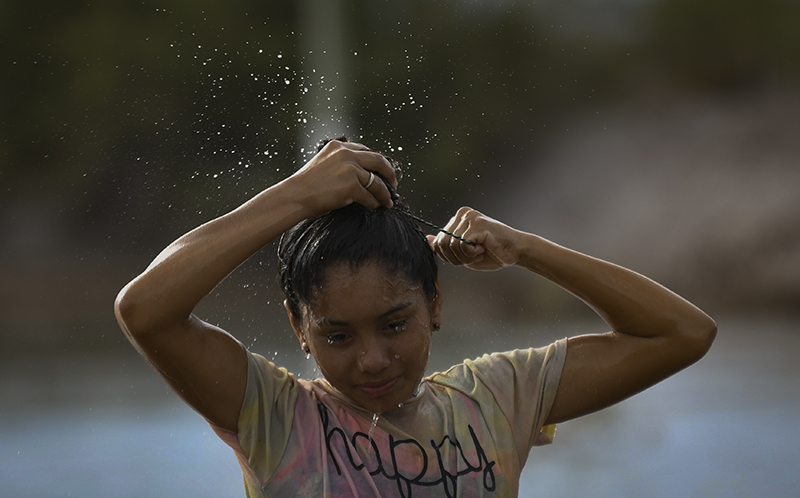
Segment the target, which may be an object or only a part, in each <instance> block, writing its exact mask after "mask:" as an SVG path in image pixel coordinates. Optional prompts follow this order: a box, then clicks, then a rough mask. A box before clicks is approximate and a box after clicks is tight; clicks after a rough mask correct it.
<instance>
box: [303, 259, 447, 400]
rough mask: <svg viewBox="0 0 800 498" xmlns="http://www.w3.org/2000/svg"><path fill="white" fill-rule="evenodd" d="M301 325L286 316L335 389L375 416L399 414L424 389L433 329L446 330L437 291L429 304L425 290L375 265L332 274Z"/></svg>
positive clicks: (334, 269) (341, 267)
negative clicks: (442, 327) (421, 386)
mask: <svg viewBox="0 0 800 498" xmlns="http://www.w3.org/2000/svg"><path fill="white" fill-rule="evenodd" d="M325 277H326V278H325V282H324V284H323V286H322V287H321V288H320V289H318V291H317V293H316V296H315V299H314V302H313V303H311V305H309V306H305V307H304V309H303V317H302V322H301V323H298V322H297V321H296V320H295V319H294V318H293V317H292V315H291V313H289V318H290V320H291V321H292V327H293V328H294V330H295V334H297V337H298V339H299V340H300V343H301V347H302V346H304V345H308V347H309V349H310V350H311V354H312V355H313V356H314V358H315V359H316V361H317V365H318V366H319V369H320V371H321V372H322V374H323V375H324V376H325V378H326V379H327V380H328V382H330V383H331V384H332V385H333V387H335V388H336V389H338V390H339V391H341V392H342V393H343V394H345V395H347V396H348V397H349V398H350V399H352V400H353V401H355V402H357V403H358V404H360V405H361V406H363V407H364V408H366V409H367V410H369V411H372V412H374V413H383V412H385V411H388V410H391V409H393V408H397V406H398V405H399V404H400V403H403V402H405V401H406V400H408V399H409V398H410V397H411V396H412V395H413V393H414V392H415V391H416V389H417V387H418V386H419V383H420V381H421V380H422V376H423V374H424V373H425V367H426V366H427V364H428V355H429V354H430V345H431V333H432V331H433V326H434V324H437V325H438V324H440V323H441V298H440V297H439V295H440V293H439V284H438V282H437V284H436V291H437V292H436V297H435V298H434V299H433V301H429V300H428V298H427V297H426V296H425V293H424V291H423V290H422V286H421V285H416V284H412V283H410V282H409V281H408V279H407V278H405V277H404V276H402V274H392V273H387V272H386V271H385V270H384V268H383V267H382V266H380V265H378V264H375V263H365V264H364V265H362V266H360V267H358V268H357V269H356V270H351V268H350V267H349V266H348V265H337V266H334V267H331V268H329V269H328V270H327V271H326V274H325Z"/></svg>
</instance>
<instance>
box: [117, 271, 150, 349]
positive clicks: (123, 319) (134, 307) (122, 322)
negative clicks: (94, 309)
mask: <svg viewBox="0 0 800 498" xmlns="http://www.w3.org/2000/svg"><path fill="white" fill-rule="evenodd" d="M133 284H134V282H130V283H129V284H128V285H126V286H125V287H123V288H122V290H121V291H119V293H118V294H117V298H116V299H115V300H114V314H115V315H116V317H117V323H118V324H119V326H120V328H121V329H122V331H123V332H124V333H125V335H126V336H127V337H128V339H130V340H131V341H134V338H135V337H136V336H138V335H141V334H143V333H144V331H146V330H147V329H148V326H147V325H146V320H144V317H145V315H146V313H145V311H144V308H145V307H144V306H142V304H141V301H140V300H139V299H138V298H137V297H136V296H137V292H136V290H135V288H133Z"/></svg>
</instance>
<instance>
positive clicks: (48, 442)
mask: <svg viewBox="0 0 800 498" xmlns="http://www.w3.org/2000/svg"><path fill="white" fill-rule="evenodd" d="M799 25H800V3H799V2H798V1H797V0H762V1H760V2H753V1H745V0H727V1H724V2H723V1H721V0H693V1H690V0H638V1H637V0H567V1H555V0H553V1H550V0H544V1H539V2H520V1H511V0H496V1H494V2H478V1H475V0H450V1H446V0H436V1H431V0H427V1H425V0H402V1H401V0H395V1H391V2H390V1H386V0H373V1H365V0H327V1H321V0H300V1H296V2H256V1H253V0H228V1H227V2H214V1H210V0H194V1H188V0H144V1H136V2H132V1H120V2H87V1H83V2H77V1H73V0H60V1H54V0H41V1H39V2H22V1H19V0H5V1H4V2H2V3H0V27H1V29H0V68H2V69H0V233H1V234H2V236H0V496H3V497H5V496H8V497H41V496H81V497H95V496H96V497H100V496H103V497H105V496H115V497H117V496H119V497H138V496H151V497H158V496H164V497H167V496H169V497H174V496H197V497H204V496H209V497H211V496H214V497H217V496H242V495H243V486H242V484H241V474H240V471H239V469H238V466H237V463H236V461H235V459H234V458H233V454H232V451H231V450H230V449H229V448H227V447H226V446H225V445H224V444H223V443H222V442H221V441H219V440H218V439H217V438H216V436H214V434H213V433H212V432H211V431H210V430H209V428H208V426H207V425H206V424H205V423H204V422H203V420H202V419H201V418H200V417H199V416H198V415H196V414H195V413H194V412H192V411H191V410H190V409H189V408H187V407H186V406H184V405H183V404H182V403H181V402H180V400H178V398H177V396H175V395H174V394H172V393H171V392H169V391H168V390H167V388H166V387H165V386H164V385H163V382H162V381H161V380H160V379H159V378H158V377H157V375H156V374H155V373H154V372H153V371H151V370H150V369H149V367H148V366H147V365H146V364H145V363H144V361H143V360H141V359H140V358H139V357H138V356H137V354H136V353H135V351H134V350H133V348H132V347H131V346H130V345H129V344H128V343H127V341H126V340H125V338H124V337H123V335H122V333H121V332H120V330H119V328H118V327H117V325H116V322H115V320H114V316H113V309H112V308H113V300H114V297H115V295H116V293H117V292H118V291H119V289H121V288H122V286H123V285H124V284H125V283H126V282H127V281H129V280H130V279H131V278H133V277H134V276H135V275H137V274H138V273H139V272H140V271H142V270H143V269H144V268H145V267H146V265H147V264H148V263H149V262H150V261H151V260H152V259H153V258H154V257H155V256H156V254H157V253H158V252H159V251H160V250H161V249H162V248H163V247H164V246H165V245H166V244H168V243H169V242H171V241H172V240H174V239H175V238H177V237H178V236H180V235H181V234H182V233H184V232H185V231H188V230H189V229H191V228H193V227H194V226H196V225H198V224H200V223H202V222H205V221H207V220H209V219H211V218H213V217H215V216H217V215H219V214H222V213H224V212H226V211H228V210H230V209H232V208H234V207H235V206H237V205H239V204H240V203H241V202H243V201H244V200H246V199H248V198H249V197H251V196H252V195H254V194H255V193H257V192H259V191H261V190H262V189H264V188H265V187H267V186H269V185H271V184H272V183H275V182H276V181H278V180H280V179H282V178H284V177H285V176H287V175H289V174H291V172H293V171H294V170H295V169H296V168H297V167H298V166H300V165H302V164H303V163H304V162H305V161H306V160H307V159H308V158H310V153H311V151H312V150H313V149H314V144H315V143H316V141H317V140H319V139H320V138H322V137H325V136H338V135H341V134H347V135H348V136H349V137H350V138H352V139H355V140H359V141H361V142H363V143H364V144H366V145H368V146H370V147H371V148H373V149H378V150H381V151H383V152H385V153H387V154H389V155H391V156H393V157H394V158H396V159H397V160H399V161H401V162H402V163H403V164H404V175H405V176H404V179H403V181H402V182H401V185H400V192H401V193H402V194H403V195H404V196H405V197H406V199H407V200H408V202H409V203H410V204H411V206H412V208H413V209H414V211H415V212H416V213H417V214H419V215H421V216H423V217H425V218H427V219H429V220H431V221H433V222H435V223H439V224H445V223H446V222H447V220H448V219H449V218H450V216H451V215H452V213H453V212H454V210H455V209H457V208H458V207H460V206H462V205H470V206H472V207H475V208H477V209H480V210H483V211H484V212H486V213H487V214H490V215H491V216H493V217H495V218H498V219H500V220H503V221H505V222H507V223H509V224H511V225H513V226H515V227H517V228H520V229H524V230H527V231H532V232H535V233H538V234H541V235H543V236H545V237H548V238H550V239H552V240H554V241H556V242H558V243H561V244H563V245H566V246H569V247H572V248H574V249H577V250H581V251H584V252H588V253H590V254H592V255H595V256H598V257H602V258H604V259H608V260H610V261H613V262H615V263H619V264H622V265H624V266H627V267H630V268H632V269H634V270H637V271H640V272H642V273H644V274H646V275H648V276H650V277H652V278H654V279H656V280H658V281H660V282H662V283H664V284H665V285H667V286H668V287H670V288H671V289H673V290H675V291H676V292H678V293H679V294H681V295H683V296H685V297H687V298H688V299H689V300H691V301H692V302H694V303H696V304H697V305H698V306H700V307H701V308H703V309H704V310H706V311H708V312H709V313H710V314H711V315H712V316H713V317H714V318H715V319H717V321H718V324H719V326H720V331H719V336H718V339H717V342H716V343H715V345H714V348H713V349H712V351H711V352H710V353H709V355H708V356H707V357H706V358H704V359H703V360H702V361H701V362H700V363H698V364H697V365H695V366H693V367H691V368H689V369H688V370H686V371H684V372H681V373H680V374H678V375H677V376H675V377H673V378H671V379H669V380H667V381H665V382H663V383H662V384H659V385H658V386H656V387H654V388H652V389H650V390H648V391H646V392H645V393H643V394H641V395H639V396H636V397H634V398H632V399H631V400H628V401H626V402H624V403H622V404H620V405H617V406H615V407H612V408H610V409H607V410H604V411H602V412H600V413H597V414H594V415H591V416H588V417H584V418H583V419H580V420H576V421H573V422H569V423H565V424H562V425H561V427H560V428H559V432H558V435H557V437H556V443H555V444H554V445H553V446H550V447H545V448H537V449H534V451H533V452H532V453H531V457H530V460H529V463H528V466H527V467H526V470H525V474H524V475H523V484H522V492H521V496H537V497H539V496H552V497H557V496H587V497H611V496H614V497H616V496H659V497H675V496H725V497H739V496H742V497H750V496H787V497H788V496H796V495H797V492H798V490H800V473H799V472H798V470H800V469H799V468H798V463H797V448H798V447H800V430H799V429H800V364H798V362H797V361H796V355H797V353H798V352H799V351H800V330H798V329H799V328H800V313H798V311H799V310H800V196H798V195H797V194H796V191H797V190H798V189H800V140H799V139H798V138H800V30H798V29H797V26H799ZM442 271H443V275H442V285H443V287H444V292H445V296H446V302H445V310H446V317H445V321H444V323H445V325H444V327H443V330H442V331H441V332H440V333H439V334H438V335H437V336H436V337H435V345H434V350H433V356H432V358H431V365H430V371H435V370H439V369H443V368H446V367H448V366H449V365H451V364H453V363H454V362H458V361H461V360H462V359H463V358H466V357H474V356H477V355H479V354H482V353H484V352H487V351H495V350H502V349H510V348H515V347H526V346H529V345H545V344H547V343H549V342H550V341H552V340H554V339H556V338H559V337H563V336H568V335H574V334H578V333H591V332H602V331H604V330H605V325H604V324H603V323H602V321H600V320H599V319H598V318H597V317H595V316H594V315H593V314H592V313H591V311H589V310H588V309H587V308H586V307H585V306H583V305H582V304H581V303H580V302H578V301H577V300H575V299H574V298H573V297H571V296H570V295H568V294H567V293H565V292H563V291H561V290H560V289H558V288H556V287H555V286H553V285H551V284H549V283H547V282H545V281H544V280H542V279H539V278H538V277H534V276H532V275H530V274H526V273H525V272H523V271H514V269H511V270H507V271H504V272H499V273H491V274H475V273H471V272H469V271H467V270H458V269H453V268H443V269H442ZM275 272H276V266H275V261H274V248H273V247H271V246H268V247H266V248H265V249H264V250H263V251H262V252H261V253H259V254H257V255H256V256H255V257H254V258H252V259H251V260H250V261H249V262H248V263H246V264H245V265H243V266H242V267H241V268H240V269H239V270H237V271H236V272H235V273H234V274H233V275H231V277H229V278H228V279H227V280H226V281H224V282H223V283H222V284H221V285H220V286H219V287H218V288H217V289H216V290H215V291H214V292H213V293H212V295H211V296H209V297H208V298H207V299H206V300H205V301H204V302H203V303H201V306H200V309H199V310H198V315H200V316H201V317H203V318H205V319H207V320H209V321H211V322H213V323H217V324H219V325H221V326H222V327H224V328H226V329H227V330H229V331H231V332H232V333H233V334H234V335H236V336H237V337H238V338H240V339H241V340H242V341H243V342H244V343H245V344H246V345H248V346H249V347H251V348H252V349H253V350H254V351H256V352H259V353H261V354H263V355H265V356H266V357H267V358H269V359H271V360H273V361H275V362H276V363H278V364H279V365H282V366H286V367H287V368H289V369H290V370H291V371H294V372H296V373H297V374H298V375H300V376H312V375H316V372H315V371H314V368H313V365H310V364H309V363H308V362H306V361H305V359H304V358H303V355H302V354H301V353H300V351H299V349H298V347H297V345H296V341H295V339H294V338H293V336H292V335H291V334H290V329H289V326H288V323H287V322H286V320H285V317H284V313H283V308H282V305H281V301H282V298H281V295H280V291H279V289H278V286H277V284H276V280H275Z"/></svg>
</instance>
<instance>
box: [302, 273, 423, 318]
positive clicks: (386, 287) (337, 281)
mask: <svg viewBox="0 0 800 498" xmlns="http://www.w3.org/2000/svg"><path fill="white" fill-rule="evenodd" d="M419 299H424V292H423V290H422V285H421V284H419V283H414V282H412V281H411V280H410V279H409V278H408V277H407V276H406V275H405V274H403V272H399V271H391V270H390V269H387V268H386V267H385V265H381V264H379V263H372V262H368V263H364V264H362V265H358V266H351V265H349V264H337V265H334V266H332V267H330V268H328V269H327V270H326V271H325V276H324V279H323V282H322V283H321V284H320V285H318V286H317V287H316V288H315V291H314V297H313V299H312V301H311V303H309V305H310V306H309V307H308V308H310V309H308V310H307V311H308V312H312V314H313V315H315V316H318V315H319V314H320V313H323V314H327V313H329V312H330V311H332V310H335V309H337V310H340V311H341V312H346V311H351V310H358V309H362V310H363V311H367V310H371V311H373V312H374V311H377V309H378V308H385V309H386V310H389V309H392V308H395V307H398V306H401V305H402V304H404V303H408V302H412V301H413V302H416V301H417V300H419ZM342 308H345V309H342Z"/></svg>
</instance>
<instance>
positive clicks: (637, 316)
mask: <svg viewBox="0 0 800 498" xmlns="http://www.w3.org/2000/svg"><path fill="white" fill-rule="evenodd" d="M447 229H448V230H450V231H452V232H453V233H455V234H456V235H459V236H461V237H464V238H466V239H468V240H471V241H473V242H475V246H474V247H473V246H470V245H468V244H465V243H463V242H459V241H458V240H456V239H454V238H452V237H449V236H447V235H445V234H439V235H438V236H436V237H435V238H433V237H431V241H432V242H433V245H434V249H435V250H436V252H437V254H439V256H440V257H441V258H442V259H444V260H445V261H448V262H450V263H452V264H455V265H464V266H467V267H468V268H473V269H476V270H497V269H500V268H503V267H505V266H509V265H519V266H522V267H524V268H527V269H528V270H530V271H532V272H534V273H537V274H539V275H541V276H543V277H545V278H547V279H548V280H550V281H552V282H554V283H556V284H558V285H559V286H561V287H562V288H564V289H565V290H567V291H569V292H571V293H572V294H574V295H575V296H577V297H578V298H580V299H581V300H583V301H584V302H585V303H586V304H588V305H589V306H590V307H591V308H592V309H593V310H594V311H595V312H597V313H598V314H599V315H600V317H602V318H603V319H604V320H605V321H606V323H608V325H609V326H610V327H611V328H612V331H611V332H608V333H605V334H591V335H582V336H577V337H571V338H569V341H568V346H567V357H566V361H565V364H564V370H563V373H562V376H561V382H560V383H559V387H558V392H557V394H556V398H555V402H554V405H553V408H552V410H551V412H550V416H549V418H548V421H547V423H556V422H561V421H564V420H569V419H572V418H575V417H578V416H581V415H585V414H587V413H591V412H593V411H596V410H600V409H602V408H605V407H607V406H609V405H612V404H614V403H617V402H619V401H622V400H623V399H625V398H627V397H629V396H632V395H634V394H636V393H638V392H640V391H643V390H644V389H647V388H648V387H650V386H652V385H654V384H656V383H658V382H660V381H661V380H663V379H665V378H666V377H668V376H670V375H672V374H674V373H676V372H678V371H679V370H681V369H683V368H685V367H687V366H689V365H691V364H692V363H694V362H695V361H697V360H699V359H700V358H702V357H703V355H705V353H706V352H707V351H708V349H709V348H710V347H711V343H712V342H713V340H714V337H715V335H716V330H717V329H716V324H715V323H714V321H713V320H712V319H711V318H710V317H709V316H708V315H706V314H705V313H703V312H702V311H701V310H700V309H698V308H697V307H695V306H694V305H693V304H691V303H690V302H688V301H686V300H685V299H683V298H682V297H680V296H678V295H677V294H675V293H673V292H672V291H670V290H668V289H667V288H665V287H663V286H661V285H659V284H657V283H656V282H654V281H652V280H650V279H648V278H647V277H644V276H642V275H640V274H638V273H636V272H634V271H631V270H628V269H626V268H623V267H621V266H617V265H615V264H612V263H608V262H606V261H602V260H600V259H597V258H593V257H591V256H587V255H585V254H581V253H579V252H576V251H573V250H570V249H567V248H565V247H562V246H559V245H557V244H554V243H552V242H550V241H548V240H546V239H543V238H541V237H539V236H536V235H532V234H529V233H525V232H521V231H519V230H515V229H513V228H511V227H509V226H507V225H504V224H502V223H500V222H498V221H495V220H493V219H491V218H488V217H486V216H484V215H482V214H481V213H479V212H478V211H475V210H472V209H469V208H462V209H461V210H459V212H458V214H457V215H456V216H455V217H453V219H451V221H450V223H449V224H448V226H447Z"/></svg>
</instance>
